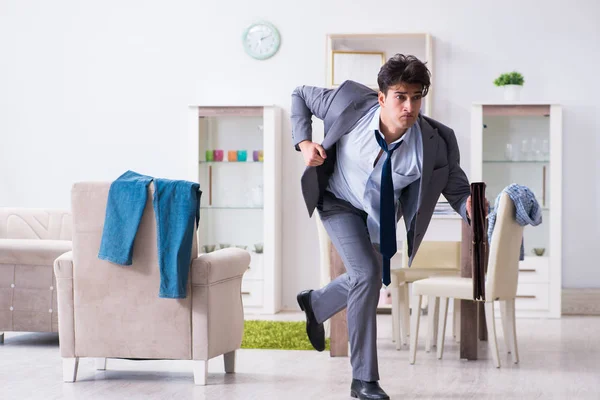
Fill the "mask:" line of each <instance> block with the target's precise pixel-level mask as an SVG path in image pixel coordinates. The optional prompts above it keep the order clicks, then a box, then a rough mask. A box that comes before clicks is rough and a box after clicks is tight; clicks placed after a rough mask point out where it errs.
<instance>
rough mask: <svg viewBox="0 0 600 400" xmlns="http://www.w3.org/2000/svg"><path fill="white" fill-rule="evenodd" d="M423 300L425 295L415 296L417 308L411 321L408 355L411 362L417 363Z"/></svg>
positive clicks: (414, 309)
mask: <svg viewBox="0 0 600 400" xmlns="http://www.w3.org/2000/svg"><path fill="white" fill-rule="evenodd" d="M422 301H423V296H415V302H414V303H415V304H414V305H415V308H413V313H412V316H411V318H412V321H411V323H410V354H409V356H408V361H409V362H410V363H411V364H414V363H415V359H416V358H417V344H418V339H419V319H420V316H421V302H422Z"/></svg>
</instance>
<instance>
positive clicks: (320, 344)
mask: <svg viewBox="0 0 600 400" xmlns="http://www.w3.org/2000/svg"><path fill="white" fill-rule="evenodd" d="M310 292H312V290H303V291H302V292H300V293H298V296H296V299H297V300H298V305H299V306H300V309H301V310H302V311H304V312H305V313H306V334H307V335H308V339H309V340H310V343H311V344H312V345H313V347H314V348H315V349H316V350H317V351H323V350H325V328H324V327H323V324H319V323H318V322H317V319H316V318H315V314H313V309H312V305H311V304H310Z"/></svg>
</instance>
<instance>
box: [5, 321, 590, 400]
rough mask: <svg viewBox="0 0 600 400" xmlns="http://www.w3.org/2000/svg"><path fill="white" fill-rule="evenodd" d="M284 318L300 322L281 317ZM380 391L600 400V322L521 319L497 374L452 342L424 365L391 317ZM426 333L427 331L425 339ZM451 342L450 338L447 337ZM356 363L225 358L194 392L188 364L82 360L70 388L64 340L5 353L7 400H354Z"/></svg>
mask: <svg viewBox="0 0 600 400" xmlns="http://www.w3.org/2000/svg"><path fill="white" fill-rule="evenodd" d="M277 318H278V319H288V320H289V319H299V318H301V315H300V314H293V313H291V314H290V313H288V314H282V315H280V316H278V317H277ZM378 321H379V334H378V336H379V343H378V345H379V365H380V374H381V382H380V383H381V386H382V387H383V388H384V389H385V390H386V391H387V392H388V394H389V395H390V396H391V398H392V399H453V400H454V399H478V400H483V399H502V400H505V399H561V400H562V399H565V400H571V399H600V318H599V317H563V318H562V319H560V320H517V330H518V340H519V353H520V358H521V363H520V364H518V365H513V364H511V363H510V355H507V354H506V353H505V352H504V342H503V341H502V339H503V338H502V334H501V333H500V339H501V342H500V345H501V351H502V356H501V362H502V368H501V369H495V368H494V367H493V366H492V365H491V361H490V359H489V356H488V354H489V353H488V352H487V348H486V344H485V343H482V344H481V351H480V354H481V357H482V359H481V360H479V361H461V360H459V359H458V345H457V344H456V343H454V342H453V341H452V340H451V339H450V337H448V338H447V339H446V347H445V354H444V359H443V360H441V361H440V360H437V359H436V357H435V353H434V352H432V353H425V351H424V349H423V346H424V343H425V340H424V339H423V340H420V344H419V351H418V353H417V362H416V364H415V365H412V366H411V365H409V363H408V349H406V348H405V349H404V350H402V351H396V350H395V349H394V345H393V343H392V342H391V327H390V323H391V318H390V316H389V315H379V316H378ZM425 332H426V327H424V328H421V337H424V334H425ZM448 335H450V330H448ZM350 379H351V369H350V365H349V359H348V358H330V357H329V355H328V354H327V353H325V352H324V353H318V352H316V351H275V350H240V351H239V352H238V359H237V373H235V374H229V375H225V374H224V373H223V359H222V357H218V358H215V359H213V360H211V361H210V364H209V376H208V383H209V384H208V386H205V387H200V386H195V385H194V384H193V377H192V369H191V365H190V363H189V362H186V361H128V360H113V359H109V360H108V370H107V371H96V370H95V367H94V362H93V360H91V359H81V360H80V364H79V374H78V381H77V382H76V383H74V384H69V383H63V382H62V367H61V359H60V355H59V349H58V337H57V335H55V334H40V333H9V332H7V333H6V334H5V344H4V345H0V399H2V400H12V399H15V400H16V399H19V400H20V399H44V400H50V399H84V400H88V399H103V400H104V399H106V400H110V399H116V400H129V399H177V400H184V399H227V400H235V399H244V400H251V399H256V400H259V399H260V400H267V399H284V400H292V399H349V398H350V397H349V392H350V390H349V388H350Z"/></svg>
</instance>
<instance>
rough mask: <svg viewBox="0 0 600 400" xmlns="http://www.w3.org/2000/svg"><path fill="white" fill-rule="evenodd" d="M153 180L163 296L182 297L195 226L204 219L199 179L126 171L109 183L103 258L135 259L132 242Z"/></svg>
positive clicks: (117, 261) (122, 261)
mask: <svg viewBox="0 0 600 400" xmlns="http://www.w3.org/2000/svg"><path fill="white" fill-rule="evenodd" d="M152 181H154V198H153V199H152V203H153V206H154V213H155V215H156V227H157V232H156V236H157V240H158V243H157V247H158V265H159V268H160V289H159V294H158V295H159V297H163V298H175V299H181V298H185V297H186V287H187V281H188V275H189V267H190V261H191V257H192V243H193V238H194V229H195V226H197V225H198V221H199V219H200V196H201V194H202V192H201V191H200V185H199V184H197V183H194V182H188V181H181V180H169V179H156V178H153V177H151V176H146V175H141V174H138V173H137V172H133V171H127V172H125V173H124V174H123V175H121V176H120V177H119V178H117V180H116V181H114V182H113V183H112V184H111V185H110V190H109V193H108V202H107V204H106V217H105V221H104V230H103V232H102V242H101V243H100V251H99V252H98V258H100V259H102V260H106V261H110V262H113V263H115V264H120V265H131V264H132V254H133V242H134V240H135V236H136V233H137V231H138V227H139V225H140V221H141V219H142V214H143V212H144V208H145V206H146V199H147V187H148V184H150V182H152Z"/></svg>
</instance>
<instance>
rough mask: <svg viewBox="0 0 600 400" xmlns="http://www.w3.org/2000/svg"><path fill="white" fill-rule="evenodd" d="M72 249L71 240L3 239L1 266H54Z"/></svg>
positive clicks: (0, 256) (1, 244)
mask: <svg viewBox="0 0 600 400" xmlns="http://www.w3.org/2000/svg"><path fill="white" fill-rule="evenodd" d="M71 248H72V242H71V241H70V240H38V239H2V240H0V264H20V265H52V264H53V263H54V260H55V259H56V258H57V257H58V256H60V255H61V254H63V253H66V252H67V251H71Z"/></svg>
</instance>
